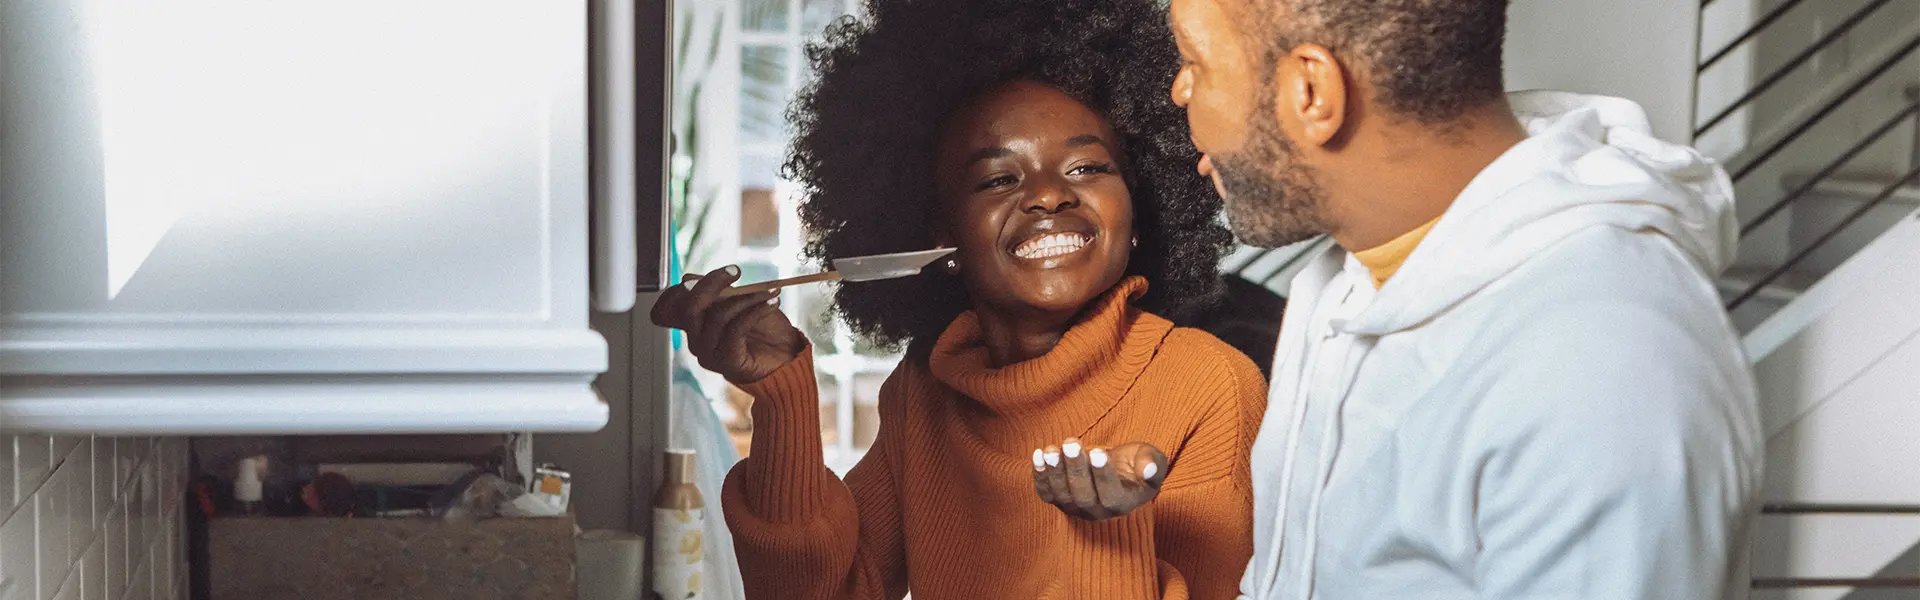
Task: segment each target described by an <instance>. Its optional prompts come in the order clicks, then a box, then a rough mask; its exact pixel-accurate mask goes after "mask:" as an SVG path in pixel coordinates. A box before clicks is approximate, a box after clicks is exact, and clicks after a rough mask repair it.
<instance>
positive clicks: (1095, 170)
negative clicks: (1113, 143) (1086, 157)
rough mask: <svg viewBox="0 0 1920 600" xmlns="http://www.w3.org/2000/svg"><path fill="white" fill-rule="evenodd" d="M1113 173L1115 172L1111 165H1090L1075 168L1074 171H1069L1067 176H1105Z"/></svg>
mask: <svg viewBox="0 0 1920 600" xmlns="http://www.w3.org/2000/svg"><path fill="white" fill-rule="evenodd" d="M1112 172H1113V165H1112V164H1111V163H1095V164H1090V165H1080V166H1078V167H1074V168H1073V170H1072V171H1067V174H1068V175H1094V174H1105V173H1112Z"/></svg>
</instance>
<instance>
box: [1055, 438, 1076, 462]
mask: <svg viewBox="0 0 1920 600" xmlns="http://www.w3.org/2000/svg"><path fill="white" fill-rule="evenodd" d="M1060 451H1061V452H1065V453H1067V458H1080V442H1075V441H1072V440H1068V441H1067V443H1065V444H1061V445H1060Z"/></svg>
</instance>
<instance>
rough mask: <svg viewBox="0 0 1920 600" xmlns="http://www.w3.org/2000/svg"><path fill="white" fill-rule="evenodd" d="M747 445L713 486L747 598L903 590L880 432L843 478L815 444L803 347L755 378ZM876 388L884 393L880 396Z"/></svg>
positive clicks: (814, 391)
mask: <svg viewBox="0 0 1920 600" xmlns="http://www.w3.org/2000/svg"><path fill="white" fill-rule="evenodd" d="M741 388H742V389H743V390H745V391H746V392H747V393H748V394H750V395H752V396H753V397H754V403H753V424H754V434H753V444H752V449H751V453H750V454H749V455H748V457H747V458H746V459H745V460H742V461H740V464H738V465H735V466H734V468H733V471H732V472H730V473H728V474H727V481H726V485H725V487H724V489H723V490H722V491H721V504H722V508H723V509H724V511H725V513H726V518H727V526H728V528H729V529H730V530H732V532H733V539H734V547H735V551H736V553H737V554H738V556H739V563H740V575H741V578H742V580H743V582H744V583H745V587H746V595H747V598H749V600H762V599H767V600H772V599H780V600H787V599H793V600H809V599H818V600H829V599H832V600H842V599H847V600H872V599H885V600H893V599H897V598H900V597H901V596H903V595H904V594H905V593H906V580H905V575H904V572H905V571H904V561H903V551H902V548H901V542H900V535H901V534H900V510H899V501H898V497H897V495H896V494H895V493H894V488H893V477H892V473H891V465H890V462H891V460H890V455H891V453H893V452H896V451H897V450H896V449H895V447H896V446H897V445H898V444H897V443H896V442H892V441H890V440H888V439H887V437H888V436H887V435H886V434H887V433H888V431H887V429H888V428H885V427H883V428H882V429H881V431H882V437H881V438H880V439H878V440H876V441H875V443H874V446H873V448H872V449H871V450H870V451H868V453H867V456H866V457H865V458H864V459H863V460H862V461H861V462H860V464H859V465H857V466H855V467H854V468H853V470H852V471H851V472H849V473H848V474H847V480H846V481H845V482H844V483H843V482H841V481H840V479H839V478H837V477H835V476H834V474H833V472H832V471H829V470H828V469H827V466H826V462H825V459H824V457H823V455H822V451H821V444H820V429H819V424H820V396H819V385H818V383H817V382H816V381H815V379H814V374H813V358H812V348H808V349H807V350H806V351H805V352H802V353H801V354H800V356H799V357H797V358H795V359H794V360H793V361H791V362H789V363H787V364H786V365H784V366H782V367H780V369H779V370H777V371H775V372H774V373H773V374H772V375H769V376H767V377H766V378H765V379H763V380H761V381H757V382H754V383H751V384H747V385H743V386H741ZM883 395H884V394H883Z"/></svg>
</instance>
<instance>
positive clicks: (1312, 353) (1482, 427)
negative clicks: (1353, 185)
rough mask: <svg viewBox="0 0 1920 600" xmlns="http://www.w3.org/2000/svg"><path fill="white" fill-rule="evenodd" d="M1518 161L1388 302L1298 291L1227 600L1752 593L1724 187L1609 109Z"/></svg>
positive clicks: (1345, 263) (1566, 111)
mask: <svg viewBox="0 0 1920 600" xmlns="http://www.w3.org/2000/svg"><path fill="white" fill-rule="evenodd" d="M1510 101H1511V103H1512V105H1513V107H1514V109H1515V112H1516V113H1517V114H1518V115H1519V117H1520V119H1521V121H1522V123H1523V124H1525V125H1526V128H1527V132H1528V134H1529V136H1530V137H1528V139H1527V140H1526V141H1523V142H1521V143H1520V144H1519V145H1517V146H1515V147H1514V148H1513V149H1511V150H1509V151H1507V152H1506V153H1505V154H1503V155H1501V156H1500V158H1499V159H1497V160H1495V161H1494V162H1493V163H1492V164H1490V165H1488V166H1487V168H1486V169H1485V170H1484V171H1482V172H1481V173H1480V174H1479V175H1478V176H1476V177H1475V178H1474V179H1473V181H1472V183H1470V184H1469V185H1468V186H1467V188H1466V189H1465V190H1463V191H1462V192H1461V193H1460V196H1459V197H1458V198H1457V199H1456V200H1455V201H1454V203H1453V205H1452V206H1451V207H1450V208H1448V209H1447V212H1446V214H1445V215H1444V216H1442V217H1441V219H1440V221H1439V223H1438V224H1436V225H1435V226H1434V228H1433V229H1432V231H1431V232H1429V233H1428V234H1427V236H1426V238H1425V240H1424V241H1422V242H1421V243H1420V244H1419V246H1418V247H1417V248H1416V249H1415V250H1414V252H1413V254H1412V255H1411V256H1409V257H1408V259H1407V261H1406V262H1405V263H1404V264H1403V265H1402V266H1401V268H1400V270H1399V271H1398V272H1397V273H1396V274H1395V275H1394V276H1393V277H1392V279H1390V280H1388V281H1387V283H1386V284H1385V286H1384V287H1382V288H1380V289H1379V290H1377V291H1376V290H1375V289H1374V288H1373V285H1372V283H1371V280H1370V279H1369V275H1368V272H1367V269H1366V268H1365V267H1363V266H1361V265H1360V264H1359V263H1358V262H1357V261H1355V260H1354V259H1353V257H1352V256H1351V255H1349V254H1348V253H1347V252H1346V251H1345V250H1341V249H1339V248H1334V249H1332V250H1330V251H1328V252H1327V253H1326V254H1325V255H1323V256H1319V257H1318V258H1317V259H1315V262H1314V263H1313V264H1312V265H1311V266H1309V267H1308V268H1307V269H1306V270H1305V271H1303V272H1302V273H1301V274H1300V275H1299V276H1298V277H1297V278H1295V279H1294V281H1293V287H1292V293H1291V295H1290V296H1289V297H1288V306H1287V314H1286V317H1285V319H1284V320H1283V324H1282V326H1281V330H1280V342H1279V348H1278V350H1277V352H1278V355H1277V356H1276V360H1275V368H1274V371H1273V385H1272V389H1271V392H1270V395H1269V402H1268V409H1267V415H1266V421H1265V423H1264V424H1263V425H1262V427H1261V430H1260V437H1259V439H1258V440H1257V441H1256V442H1255V444H1254V447H1253V490H1254V556H1253V559H1252V561H1251V562H1250V564H1249V565H1248V568H1247V572H1246V575H1245V577H1244V578H1243V579H1242V581H1241V591H1242V594H1244V596H1243V597H1245V598H1253V599H1260V600H1270V599H1271V600H1282V599H1284V600H1296V599H1297V600H1306V599H1308V598H1324V599H1329V600H1335V599H1356V600H1382V599H1396V598H1418V599H1421V600H1429V599H1433V600H1440V599H1453V598H1461V599H1467V598H1481V599H1521V598H1525V599H1529V600H1536V599H1543V598H1569V599H1571V598H1579V599H1604V600H1634V599H1650V598H1674V599H1688V600H1695V599H1711V598H1720V597H1723V596H1732V595H1734V594H1738V593H1741V592H1742V591H1744V589H1745V588H1746V583H1745V582H1744V581H1739V580H1738V579H1740V578H1743V577H1744V576H1743V575H1739V574H1737V573H1740V572H1741V571H1743V569H1742V568H1741V567H1742V565H1743V564H1744V560H1745V554H1746V535H1747V530H1748V525H1749V523H1750V522H1751V521H1752V517H1753V511H1754V506H1755V504H1754V495H1755V491H1756V489H1757V487H1758V484H1759V482H1760V475H1761V443H1762V439H1761V436H1760V426H1759V419H1758V416H1757V414H1758V409H1757V407H1756V404H1755V402H1756V401H1755V395H1754V389H1753V380H1752V375H1751V373H1749V371H1748V366H1747V360H1746V358H1745V356H1743V355H1742V353H1741V350H1740V346H1739V343H1738V339H1737V338H1736V336H1735V334H1734V332H1733V329H1732V326H1731V325H1730V324H1729V322H1728V320H1727V317H1726V315H1725V313H1724V311H1722V310H1721V308H1720V300H1719V296H1718V295H1717V294H1716V293H1715V291H1714V287H1713V284H1712V283H1711V281H1710V278H1711V275H1712V274H1714V273H1717V272H1718V271H1719V270H1720V269H1721V268H1723V267H1724V266H1725V265H1726V264H1727V263H1728V261H1730V260H1732V258H1733V253H1734V244H1735V242H1736V237H1737V234H1736V230H1735V226H1734V222H1733V216H1732V214H1731V213H1732V209H1733V206H1732V201H1733V198H1732V191H1731V189H1732V188H1731V185H1730V183H1729V182H1728V180H1727V177H1726V174H1725V172H1723V171H1722V170H1721V169H1720V168H1719V167H1717V166H1716V165H1715V164H1714V163H1713V162H1712V161H1710V160H1708V159H1706V158H1703V157H1702V156H1700V155H1699V154H1698V153H1696V152H1694V151H1693V150H1691V149H1688V148H1685V147H1680V146H1675V145H1671V144H1667V143H1664V142H1661V141H1659V140H1656V139H1654V138H1653V137H1652V136H1651V135H1650V134H1649V133H1648V131H1649V128H1648V126H1647V120H1646V116H1645V114H1644V113H1643V112H1642V111H1641V110H1640V108H1639V107H1638V106H1636V105H1634V104H1633V103H1632V102H1629V101H1626V100H1621V99H1616V98H1599V97H1588V96H1576V95H1572V94H1564V93H1553V92H1527V93H1519V94H1514V95H1513V96H1512V97H1511V98H1510Z"/></svg>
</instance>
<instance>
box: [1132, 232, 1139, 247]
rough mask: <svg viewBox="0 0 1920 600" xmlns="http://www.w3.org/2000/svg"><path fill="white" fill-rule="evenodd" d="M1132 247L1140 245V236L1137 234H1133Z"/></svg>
mask: <svg viewBox="0 0 1920 600" xmlns="http://www.w3.org/2000/svg"><path fill="white" fill-rule="evenodd" d="M1133 247H1135V248H1139V247H1140V236H1137V235H1136V236H1133Z"/></svg>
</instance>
